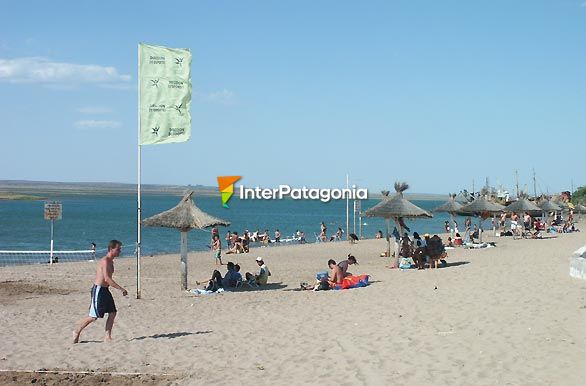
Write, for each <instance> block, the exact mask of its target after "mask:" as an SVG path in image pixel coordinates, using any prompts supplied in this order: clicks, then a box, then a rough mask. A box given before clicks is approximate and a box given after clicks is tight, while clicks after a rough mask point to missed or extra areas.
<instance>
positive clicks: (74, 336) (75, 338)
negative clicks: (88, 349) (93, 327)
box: [72, 330, 79, 344]
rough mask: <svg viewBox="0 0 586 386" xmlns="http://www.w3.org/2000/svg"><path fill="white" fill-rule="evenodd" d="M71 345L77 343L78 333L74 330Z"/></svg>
mask: <svg viewBox="0 0 586 386" xmlns="http://www.w3.org/2000/svg"><path fill="white" fill-rule="evenodd" d="M72 334H73V344H75V343H79V331H77V330H75V331H73V333H72Z"/></svg>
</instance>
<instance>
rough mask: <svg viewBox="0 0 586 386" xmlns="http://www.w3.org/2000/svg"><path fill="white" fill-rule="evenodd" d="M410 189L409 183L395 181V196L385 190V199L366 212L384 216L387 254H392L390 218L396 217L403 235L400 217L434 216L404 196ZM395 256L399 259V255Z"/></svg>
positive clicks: (371, 215) (369, 215)
mask: <svg viewBox="0 0 586 386" xmlns="http://www.w3.org/2000/svg"><path fill="white" fill-rule="evenodd" d="M407 189H409V185H407V184H406V183H404V182H395V190H396V191H397V193H396V194H395V195H394V196H393V197H389V191H383V192H382V193H383V199H382V201H381V202H379V203H378V204H376V205H375V206H373V207H372V208H370V209H368V210H367V211H366V212H364V215H365V216H366V217H382V218H384V219H385V220H386V223H387V243H388V247H387V254H388V256H391V239H390V237H389V227H390V219H391V218H392V219H394V220H395V223H396V224H397V228H398V229H399V232H400V235H401V236H403V226H402V225H401V223H400V221H399V218H401V217H402V218H418V217H427V218H430V217H433V216H432V215H431V214H430V213H428V212H427V211H425V210H423V209H421V208H420V207H418V206H417V205H414V204H412V203H411V202H409V201H407V200H406V199H404V198H403V192H404V191H405V190H407ZM395 257H396V258H397V259H398V257H399V256H398V255H397V254H396V255H395Z"/></svg>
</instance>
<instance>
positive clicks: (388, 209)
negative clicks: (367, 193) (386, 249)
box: [364, 183, 433, 218]
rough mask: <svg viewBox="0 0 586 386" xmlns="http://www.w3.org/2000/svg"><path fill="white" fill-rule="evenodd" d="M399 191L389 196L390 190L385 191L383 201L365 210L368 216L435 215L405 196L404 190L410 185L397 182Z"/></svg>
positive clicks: (428, 216) (429, 216)
mask: <svg viewBox="0 0 586 386" xmlns="http://www.w3.org/2000/svg"><path fill="white" fill-rule="evenodd" d="M395 189H396V190H397V189H398V190H397V193H396V194H395V195H394V196H393V197H392V198H389V197H388V191H386V192H383V195H384V194H385V193H386V194H387V195H384V196H383V199H382V201H381V202H379V203H378V204H376V205H375V206H373V207H372V208H370V209H368V210H367V211H366V212H364V215H365V216H366V217H382V218H399V217H406V218H417V217H427V218H431V217H433V216H432V215H431V214H430V213H429V212H427V211H426V210H424V209H421V208H420V207H418V206H417V205H415V204H412V203H411V202H409V201H408V200H406V199H404V198H403V192H404V191H405V190H407V189H409V185H407V184H405V183H402V184H401V183H395Z"/></svg>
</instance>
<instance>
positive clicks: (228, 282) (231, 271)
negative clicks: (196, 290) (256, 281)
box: [195, 261, 242, 292]
mask: <svg viewBox="0 0 586 386" xmlns="http://www.w3.org/2000/svg"><path fill="white" fill-rule="evenodd" d="M238 269H240V266H239V267H238ZM236 273H237V271H236V269H235V265H234V263H233V262H231V261H229V262H228V264H226V274H225V275H224V277H222V274H221V273H220V271H218V270H217V269H214V272H212V277H211V278H209V279H208V280H204V281H196V282H195V283H196V284H197V285H200V284H204V283H208V285H207V286H206V288H205V290H206V291H213V292H215V291H217V290H218V289H219V288H230V287H236V284H237V281H238V280H237V279H238V276H240V279H242V276H241V275H240V273H238V275H236Z"/></svg>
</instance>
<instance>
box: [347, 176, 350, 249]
mask: <svg viewBox="0 0 586 386" xmlns="http://www.w3.org/2000/svg"><path fill="white" fill-rule="evenodd" d="M346 189H350V186H349V182H348V174H347V173H346ZM348 196H349V194H348V195H346V240H349V236H348V233H350V229H349V228H350V217H349V214H350V201H349V200H350V198H349V197H348Z"/></svg>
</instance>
